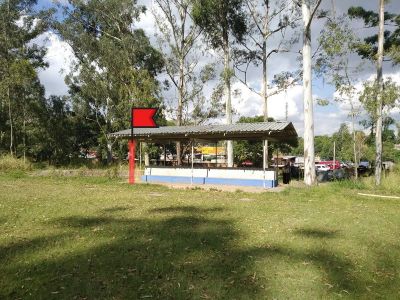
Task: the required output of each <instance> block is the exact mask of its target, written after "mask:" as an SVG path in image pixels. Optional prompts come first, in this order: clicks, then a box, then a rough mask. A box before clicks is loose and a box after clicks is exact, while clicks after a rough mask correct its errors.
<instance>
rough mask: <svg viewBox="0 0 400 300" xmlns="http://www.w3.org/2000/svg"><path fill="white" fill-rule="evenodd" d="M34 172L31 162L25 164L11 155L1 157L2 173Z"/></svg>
mask: <svg viewBox="0 0 400 300" xmlns="http://www.w3.org/2000/svg"><path fill="white" fill-rule="evenodd" d="M29 170H32V165H31V163H30V162H24V161H23V160H22V159H19V158H16V157H13V156H11V155H4V156H0V171H1V172H9V171H29Z"/></svg>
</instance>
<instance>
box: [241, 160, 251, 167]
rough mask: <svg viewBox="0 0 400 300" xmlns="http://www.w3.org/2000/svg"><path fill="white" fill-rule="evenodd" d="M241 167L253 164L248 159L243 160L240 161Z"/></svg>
mask: <svg viewBox="0 0 400 300" xmlns="http://www.w3.org/2000/svg"><path fill="white" fill-rule="evenodd" d="M241 165H242V167H252V166H253V165H254V164H253V162H252V161H250V160H245V161H243V162H242V163H241Z"/></svg>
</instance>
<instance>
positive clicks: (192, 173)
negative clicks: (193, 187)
mask: <svg viewBox="0 0 400 300" xmlns="http://www.w3.org/2000/svg"><path fill="white" fill-rule="evenodd" d="M193 162H194V143H193V141H192V179H191V184H193Z"/></svg>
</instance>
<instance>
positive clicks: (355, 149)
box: [351, 105, 358, 180]
mask: <svg viewBox="0 0 400 300" xmlns="http://www.w3.org/2000/svg"><path fill="white" fill-rule="evenodd" d="M351 110H352V114H351V126H352V130H353V153H354V177H355V178H356V180H357V179H358V158H357V147H356V130H355V126H354V123H355V120H354V118H355V116H354V108H353V105H352V108H351Z"/></svg>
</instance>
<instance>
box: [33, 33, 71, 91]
mask: <svg viewBox="0 0 400 300" xmlns="http://www.w3.org/2000/svg"><path fill="white" fill-rule="evenodd" d="M34 42H35V43H37V44H39V45H45V46H46V47H47V54H46V56H45V60H46V61H47V62H48V64H49V67H48V68H47V69H45V70H40V72H39V78H40V81H41V82H42V84H43V85H44V86H45V88H46V96H49V95H66V94H67V93H68V87H67V85H66V84H65V82H64V78H65V75H66V74H68V73H69V71H70V66H71V63H72V61H73V59H74V55H73V52H72V49H71V48H70V47H69V45H68V44H67V43H65V42H63V41H62V40H61V39H60V38H59V37H58V36H57V35H56V34H54V33H52V32H46V33H44V34H42V35H41V36H39V37H38V38H37V39H36V40H35V41H34Z"/></svg>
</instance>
